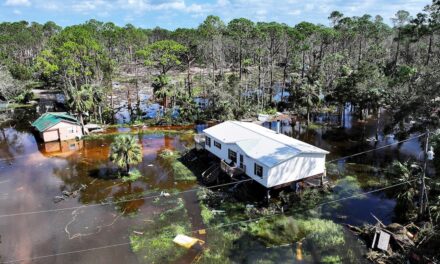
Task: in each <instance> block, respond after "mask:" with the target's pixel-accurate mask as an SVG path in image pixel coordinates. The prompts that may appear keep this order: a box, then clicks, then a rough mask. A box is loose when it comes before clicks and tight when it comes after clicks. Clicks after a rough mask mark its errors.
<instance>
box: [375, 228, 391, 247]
mask: <svg viewBox="0 0 440 264" xmlns="http://www.w3.org/2000/svg"><path fill="white" fill-rule="evenodd" d="M389 244H390V234H388V233H387V232H384V231H380V235H379V242H378V243H377V248H378V249H382V250H384V251H387V250H388V245H389Z"/></svg>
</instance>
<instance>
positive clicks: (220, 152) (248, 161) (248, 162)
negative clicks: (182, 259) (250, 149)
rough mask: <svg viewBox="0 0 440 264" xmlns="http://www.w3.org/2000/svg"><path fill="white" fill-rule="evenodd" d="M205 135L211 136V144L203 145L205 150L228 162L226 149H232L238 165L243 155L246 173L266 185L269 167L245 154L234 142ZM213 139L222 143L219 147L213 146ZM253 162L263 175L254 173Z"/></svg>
mask: <svg viewBox="0 0 440 264" xmlns="http://www.w3.org/2000/svg"><path fill="white" fill-rule="evenodd" d="M206 136H207V137H209V138H211V146H208V145H205V149H206V150H208V151H209V152H211V153H212V154H214V155H215V156H217V157H218V158H220V159H222V160H225V161H226V162H228V163H230V162H231V160H230V159H229V157H228V150H229V149H230V150H232V151H235V152H236V153H237V160H238V163H237V166H239V165H240V155H243V165H244V166H245V167H246V175H248V176H249V177H251V178H252V179H254V180H255V181H257V182H259V183H260V184H262V185H264V186H266V184H267V179H268V172H269V168H268V167H267V166H265V165H263V164H260V163H258V162H257V161H255V160H254V159H252V158H251V157H249V156H247V155H246V154H245V153H244V152H243V151H242V150H241V149H240V148H239V147H238V146H237V145H236V144H235V143H232V144H227V143H224V142H222V141H221V140H219V139H217V138H215V137H213V136H211V135H209V134H206ZM214 141H217V142H218V143H220V144H221V145H222V147H221V149H219V148H217V147H216V146H214ZM255 163H257V164H258V165H260V166H262V167H263V177H260V176H257V175H255V174H254V164H255Z"/></svg>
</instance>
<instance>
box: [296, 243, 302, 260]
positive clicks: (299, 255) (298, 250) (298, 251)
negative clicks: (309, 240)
mask: <svg viewBox="0 0 440 264" xmlns="http://www.w3.org/2000/svg"><path fill="white" fill-rule="evenodd" d="M301 245H302V243H301V242H298V244H297V245H296V260H298V261H301V260H303V256H302V249H301Z"/></svg>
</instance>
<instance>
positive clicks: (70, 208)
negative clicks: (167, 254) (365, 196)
mask: <svg viewBox="0 0 440 264" xmlns="http://www.w3.org/2000/svg"><path fill="white" fill-rule="evenodd" d="M424 135H426V133H423V134H421V135H418V136H415V137H412V138H408V139H405V140H401V141H397V142H394V143H392V144H388V145H385V146H382V147H378V148H375V149H370V150H366V151H363V152H359V153H355V154H352V155H348V156H345V157H341V158H337V159H334V160H330V161H327V162H326V163H332V162H335V161H338V160H344V159H347V158H351V157H355V156H359V155H362V154H365V153H369V152H373V151H376V150H380V149H384V148H387V147H390V146H393V145H396V144H399V143H403V142H407V141H410V140H413V139H416V138H420V137H422V136H424ZM252 180H253V179H246V180H242V181H237V182H231V183H225V184H219V185H215V186H210V187H206V188H208V189H214V188H218V187H223V186H227V185H233V184H239V183H242V182H248V181H252ZM201 188H202V187H198V188H193V189H189V190H186V191H181V192H177V193H172V194H171V195H173V196H177V195H180V194H183V193H189V192H193V191H197V190H200V189H201ZM160 197H163V195H160V194H159V195H153V196H146V197H140V198H134V199H128V200H121V201H115V202H114V201H111V202H101V203H98V204H90V205H81V206H73V207H67V208H58V209H49V210H41V211H28V212H20V213H13V214H4V215H0V218H5V217H14V216H24V215H33V214H41V213H54V212H62V211H69V210H75V209H79V208H89V207H97V206H104V205H111V204H119V203H124V202H133V201H140V200H145V199H155V198H160Z"/></svg>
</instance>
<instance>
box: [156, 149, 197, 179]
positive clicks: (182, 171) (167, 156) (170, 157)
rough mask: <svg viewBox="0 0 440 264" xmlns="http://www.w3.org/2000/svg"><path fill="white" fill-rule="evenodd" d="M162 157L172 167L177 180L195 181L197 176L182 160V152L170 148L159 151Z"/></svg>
mask: <svg viewBox="0 0 440 264" xmlns="http://www.w3.org/2000/svg"><path fill="white" fill-rule="evenodd" d="M159 157H161V158H162V159H163V160H164V161H165V162H166V163H167V164H168V165H169V166H170V168H171V171H172V173H173V175H174V180H175V181H195V180H197V177H196V176H195V175H194V173H193V172H192V171H191V170H190V169H188V167H186V166H185V165H184V164H183V163H182V162H181V161H180V158H181V156H180V153H179V152H177V151H171V150H168V149H165V150H163V151H162V152H160V153H159Z"/></svg>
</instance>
